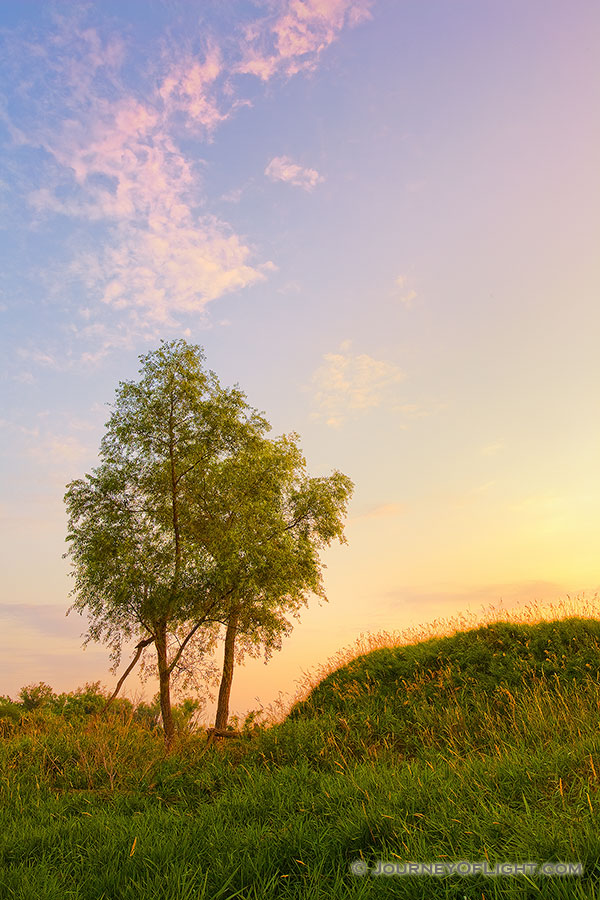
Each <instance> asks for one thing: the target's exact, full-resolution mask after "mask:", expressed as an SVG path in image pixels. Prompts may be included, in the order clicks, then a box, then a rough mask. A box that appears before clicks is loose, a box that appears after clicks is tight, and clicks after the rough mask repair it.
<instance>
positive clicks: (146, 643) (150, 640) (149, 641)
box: [98, 635, 154, 716]
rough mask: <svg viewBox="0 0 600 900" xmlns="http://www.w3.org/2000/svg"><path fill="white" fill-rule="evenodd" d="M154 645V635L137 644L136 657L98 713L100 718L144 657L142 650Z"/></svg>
mask: <svg viewBox="0 0 600 900" xmlns="http://www.w3.org/2000/svg"><path fill="white" fill-rule="evenodd" d="M153 643H154V635H152V636H151V637H149V638H146V639H145V640H143V641H140V642H139V644H136V651H135V656H134V657H133V659H132V660H131V662H130V663H129V665H128V666H127V668H126V669H125V672H124V673H123V675H121V677H120V678H119V680H118V682H117V686H116V688H115V689H114V691H113V693H112V694H111V696H110V697H109V698H108V700H107V701H106V703H105V704H104V706H103V707H102V709H101V710H100V712H99V713H98V716H103V715H104V713H105V712H106V710H107V709H108V707H109V706H110V704H111V703H112V702H113V700H114V699H115V697H116V696H117V694H118V693H119V691H120V690H121V687H122V685H123V682H124V681H125V679H126V678H127V676H128V675H129V673H130V672H131V670H132V669H133V667H134V666H135V664H136V663H137V661H138V659H139V658H140V656H141V655H142V650H143V649H144V647H148V646H149V645H150V644H153Z"/></svg>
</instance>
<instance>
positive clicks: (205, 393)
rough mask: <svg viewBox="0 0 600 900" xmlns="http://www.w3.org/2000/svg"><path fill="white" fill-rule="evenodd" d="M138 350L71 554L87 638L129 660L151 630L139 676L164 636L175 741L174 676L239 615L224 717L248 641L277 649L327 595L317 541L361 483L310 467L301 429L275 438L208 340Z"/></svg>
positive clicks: (74, 488)
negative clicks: (231, 382) (222, 378)
mask: <svg viewBox="0 0 600 900" xmlns="http://www.w3.org/2000/svg"><path fill="white" fill-rule="evenodd" d="M140 360H141V363H142V367H141V369H140V373H139V374H140V376H141V377H140V379H139V380H138V381H126V382H121V383H120V384H119V387H118V388H117V392H116V399H115V402H114V403H113V405H112V411H111V416H110V419H109V421H108V422H107V424H106V431H105V435H104V437H103V439H102V442H101V445H100V451H99V457H100V462H99V465H98V466H97V467H96V468H95V469H93V470H92V472H91V473H89V474H86V475H85V477H84V478H81V479H77V480H75V481H72V482H71V483H70V484H69V485H68V486H67V492H66V494H65V502H66V505H67V510H68V515H69V526H68V534H67V541H68V543H69V550H68V552H67V554H66V555H67V556H69V557H70V558H71V560H72V563H73V572H72V574H73V577H74V580H75V586H74V589H73V596H74V602H73V606H72V608H75V609H78V610H79V611H83V610H86V611H87V613H88V616H89V621H90V625H89V631H88V635H87V639H88V640H100V641H104V642H105V643H107V644H108V646H109V647H110V649H111V654H112V658H113V660H114V662H115V665H118V663H119V660H120V655H121V650H122V646H123V642H124V641H129V640H131V639H133V640H135V641H137V647H136V654H135V656H134V659H133V661H132V663H131V664H130V666H129V668H128V669H127V672H126V673H125V675H127V673H128V672H129V671H130V669H131V668H132V667H133V665H134V664H135V662H136V661H137V660H138V658H139V656H140V655H141V653H142V652H143V650H144V649H145V648H146V647H149V646H150V645H154V647H155V649H156V660H157V669H158V676H159V685H160V697H161V713H162V718H163V725H164V729H165V735H166V738H167V741H170V739H171V737H172V734H173V723H172V714H171V700H170V687H171V677H172V675H173V673H174V672H175V671H176V670H177V668H178V667H179V666H181V665H183V661H184V657H185V654H186V653H187V652H188V651H189V650H190V649H191V648H192V646H193V645H194V644H195V649H196V654H198V653H199V654H200V656H202V654H203V653H204V654H206V653H207V652H208V651H209V650H210V649H211V647H212V646H213V644H214V640H215V638H216V636H217V634H218V633H219V629H222V628H223V627H225V629H226V636H225V665H224V669H223V679H222V684H221V691H220V695H219V710H220V717H219V711H218V714H217V719H218V723H217V724H219V723H220V724H221V725H222V724H223V721H225V722H226V719H227V706H228V699H229V689H230V687H231V676H232V672H233V658H234V650H235V644H236V640H237V641H238V652H239V651H240V649H243V648H245V649H252V647H257V646H262V647H264V648H265V651H266V653H267V655H268V653H269V651H270V650H272V649H273V648H275V647H277V646H278V645H279V641H280V638H281V635H282V634H283V633H285V632H286V631H288V630H289V628H290V627H291V626H290V622H289V619H287V618H286V614H287V613H290V612H291V613H292V614H293V613H297V611H298V609H299V608H300V607H301V606H302V605H303V604H305V603H307V602H308V599H309V597H310V595H311V593H314V594H317V595H318V596H320V597H325V593H324V589H323V581H322V572H321V563H320V556H319V553H320V550H322V549H323V548H324V547H325V546H327V545H328V544H329V543H330V542H331V541H332V540H333V539H335V538H337V539H338V540H340V541H344V536H343V518H344V515H345V512H346V507H347V503H348V500H349V498H350V496H351V492H352V488H353V485H352V482H351V481H350V479H349V478H348V477H347V476H345V475H343V474H342V473H340V472H337V471H334V472H333V473H332V474H331V475H330V476H328V477H326V478H310V477H308V475H307V473H306V462H305V460H304V458H303V456H302V453H301V451H300V448H299V446H298V440H299V439H298V435H296V434H290V435H283V436H282V437H280V438H277V439H269V438H268V437H267V433H268V431H269V430H270V425H269V423H268V422H267V420H266V419H265V418H264V417H263V416H262V415H261V414H259V413H258V412H257V411H256V410H255V409H253V408H251V407H250V406H249V405H248V403H247V401H246V397H245V395H244V394H243V393H242V391H241V390H240V389H239V388H238V387H234V388H223V387H222V386H221V385H220V384H219V381H218V379H217V377H216V375H215V374H214V373H213V372H211V371H209V370H206V369H205V367H204V355H203V352H202V350H201V349H200V348H199V347H197V346H194V345H190V344H188V343H186V342H185V341H183V340H179V341H172V342H170V343H164V342H163V343H162V344H161V346H160V347H159V349H158V350H155V351H152V352H150V353H148V354H146V355H144V356H142V357H140ZM240 641H241V643H240ZM123 677H125V676H123ZM122 681H123V678H122V679H121V680H120V682H119V685H118V687H120V685H121V683H122Z"/></svg>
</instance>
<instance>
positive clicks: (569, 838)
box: [0, 618, 600, 900]
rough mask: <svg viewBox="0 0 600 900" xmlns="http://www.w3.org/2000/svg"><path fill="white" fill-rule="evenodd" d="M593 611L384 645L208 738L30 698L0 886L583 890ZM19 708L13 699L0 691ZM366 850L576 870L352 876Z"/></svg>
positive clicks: (597, 843) (482, 893)
mask: <svg viewBox="0 0 600 900" xmlns="http://www.w3.org/2000/svg"><path fill="white" fill-rule="evenodd" d="M599 670H600V622H598V621H596V620H594V619H575V618H572V619H567V620H564V621H560V622H553V623H540V624H538V625H523V624H518V625H516V624H514V623H499V624H495V625H491V626H487V627H485V628H479V629H476V630H473V631H470V632H464V633H459V634H456V635H454V636H452V637H442V638H435V639H430V640H428V641H424V642H421V643H415V644H414V645H410V646H403V647H392V648H380V649H377V650H375V651H373V652H372V653H369V654H366V655H363V656H361V657H359V658H357V659H356V660H353V661H351V662H350V663H348V664H347V665H346V666H344V667H343V668H341V669H339V670H338V671H336V672H332V673H330V674H329V675H328V676H327V677H326V678H325V679H323V680H322V681H321V682H320V683H319V684H318V685H316V686H315V688H314V689H313V691H312V692H311V693H310V694H309V695H308V696H307V697H306V698H305V699H304V700H303V701H302V702H300V703H297V704H296V706H295V707H294V708H293V709H292V711H291V713H290V715H289V716H288V717H287V718H286V719H285V721H283V722H281V723H279V724H276V725H273V726H271V727H263V728H256V729H254V730H252V731H248V732H247V733H245V734H243V735H242V736H241V737H240V738H239V739H230V740H228V741H227V742H225V743H224V744H222V745H214V746H213V745H207V744H206V741H205V739H204V738H203V737H202V735H200V734H194V733H185V732H182V734H181V735H180V737H179V739H178V741H177V743H176V746H175V747H174V749H173V750H172V751H171V752H170V753H169V754H168V755H167V754H166V753H165V751H164V748H163V744H162V740H161V737H160V734H159V733H157V732H156V731H152V730H151V729H150V728H148V727H147V726H146V725H144V724H143V722H141V721H137V722H136V721H135V718H134V717H133V716H132V715H131V712H129V713H128V711H127V710H126V709H122V710H121V712H120V714H119V715H116V716H113V717H112V718H111V719H109V720H106V721H100V722H99V721H97V720H93V719H91V718H90V717H89V716H88V717H87V718H86V717H85V716H76V717H73V718H72V719H69V718H68V717H67V718H66V717H65V716H64V715H59V714H57V713H56V711H54V712H49V711H48V710H47V709H44V707H43V706H41V707H39V708H37V709H33V710H32V711H31V712H29V713H27V714H26V715H25V716H23V717H22V718H20V719H19V717H18V716H16V715H15V714H14V708H12V707H11V709H12V715H10V716H8V715H7V716H6V717H5V718H4V719H0V721H3V722H4V723H5V724H4V726H3V730H4V737H3V738H2V739H1V742H0V775H1V779H2V782H1V791H0V801H1V804H0V897H1V898H5V897H6V898H9V897H10V898H22V900H30V898H40V900H50V898H56V900H63V898H73V900H75V898H77V900H84V898H85V900H88V898H89V900H92V898H93V900H101V898H104V900H129V898H131V900H133V898H136V900H137V898H140V897H147V898H161V900H187V898H190V900H191V898H194V900H202V898H206V900H212V898H215V900H217V898H222V900H228V898H235V897H239V898H247V900H250V898H252V900H271V898H273V900H275V898H290V900H291V898H298V900H300V898H303V900H312V898H314V900H317V898H334V900H337V898H340V900H341V898H346V897H347V898H379V897H401V898H424V900H425V898H427V900H430V898H433V900H437V898H456V900H463V898H464V897H466V898H468V900H471V898H473V900H474V898H477V900H482V898H483V900H492V898H556V900H558V898H561V900H562V898H564V900H567V898H596V897H597V898H598V900H600V828H599V826H600V789H599V787H600V782H599V776H600V680H599ZM13 707H14V704H13ZM356 860H363V861H364V862H365V864H366V865H367V867H368V869H369V870H371V869H372V868H373V867H374V865H375V863H376V861H377V860H385V861H387V862H397V861H401V860H405V861H406V860H411V861H416V862H421V863H431V862H434V861H442V860H447V861H451V862H456V861H459V860H469V861H480V860H487V861H488V862H489V864H490V865H491V866H493V865H494V864H496V863H501V862H505V861H508V862H529V861H531V862H537V863H541V862H545V861H566V862H581V863H582V864H583V867H584V874H583V876H582V877H565V878H561V877H545V878H544V877H540V876H533V877H530V876H527V877H525V876H522V875H520V876H515V877H510V876H501V877H488V876H484V875H481V874H479V875H473V876H460V875H452V876H448V877H443V878H439V877H434V876H423V877H414V876H412V877H410V876H398V877H385V876H380V877H376V876H373V875H371V874H369V873H367V874H366V875H363V876H357V875H353V874H352V873H351V871H350V865H351V863H352V862H354V861H356Z"/></svg>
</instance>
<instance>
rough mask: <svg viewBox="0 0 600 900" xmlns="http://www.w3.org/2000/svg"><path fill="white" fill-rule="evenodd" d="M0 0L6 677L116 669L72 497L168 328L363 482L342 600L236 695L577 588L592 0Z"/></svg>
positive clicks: (595, 374) (592, 309)
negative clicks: (66, 497)
mask: <svg viewBox="0 0 600 900" xmlns="http://www.w3.org/2000/svg"><path fill="white" fill-rule="evenodd" d="M0 24H1V25H2V30H1V37H2V42H3V45H4V46H3V53H2V60H3V61H2V63H1V78H2V96H3V98H4V99H3V101H2V104H0V136H1V141H2V154H1V157H0V166H1V168H2V171H1V173H0V186H1V189H2V194H1V198H2V224H3V228H2V255H3V265H2V280H1V283H0V321H1V322H2V356H3V379H2V389H3V403H2V413H1V416H0V426H1V432H0V433H1V436H2V464H1V465H2V476H3V492H2V500H1V506H0V509H1V513H2V522H3V532H4V533H3V540H2V545H1V546H2V554H3V559H2V572H3V579H2V580H3V588H4V589H3V595H2V598H1V603H0V618H1V620H2V622H1V629H0V635H1V639H0V640H1V653H0V660H1V662H0V694H9V695H12V696H15V695H16V693H17V691H18V690H19V688H20V687H21V686H22V685H24V684H27V683H31V682H38V681H42V680H43V681H46V682H48V683H49V684H51V685H52V686H53V687H54V688H55V689H56V690H71V689H74V688H75V687H77V686H78V685H82V684H84V683H85V682H90V681H95V680H100V681H102V682H103V683H105V684H106V685H112V684H113V683H114V681H115V678H114V676H113V675H111V674H110V672H109V661H108V653H107V651H106V650H105V648H103V647H102V646H99V645H92V644H90V645H89V646H88V648H87V649H86V651H85V652H83V651H82V648H81V644H82V639H81V637H80V635H81V633H82V632H83V631H84V628H85V622H83V621H82V620H81V619H80V618H79V616H78V615H75V614H73V615H71V616H69V617H68V618H65V612H66V610H67V608H68V606H69V604H70V600H69V596H68V594H69V591H70V589H71V580H70V578H69V575H68V572H69V567H68V563H67V562H66V561H65V560H64V559H62V554H63V552H64V550H65V544H64V538H65V529H66V517H65V511H64V508H63V499H62V498H63V494H64V488H65V484H66V483H67V482H68V481H70V480H71V479H73V478H77V477H80V476H82V475H83V473H84V472H86V471H89V470H90V469H91V468H92V467H93V466H94V465H95V463H96V459H97V456H96V454H97V450H98V445H99V442H100V439H101V437H102V433H103V426H104V423H105V422H106V420H107V418H108V411H107V407H106V405H105V404H106V403H108V402H111V401H112V399H113V396H114V390H115V388H116V386H117V384H118V382H119V381H120V380H125V379H130V378H135V377H136V373H137V370H138V365H139V364H138V355H139V354H141V353H145V352H147V351H149V350H151V349H154V348H155V347H157V346H158V344H159V342H160V340H161V339H172V338H177V337H185V338H186V339H187V340H189V341H191V342H193V343H196V344H199V345H201V346H202V347H203V348H204V350H205V353H206V357H207V363H208V367H209V368H210V369H212V370H214V371H215V372H216V373H217V375H218V377H219V379H220V380H221V382H222V383H223V384H224V385H233V384H235V383H238V384H239V386H240V387H241V388H242V390H244V391H245V392H246V394H247V397H248V400H249V402H250V404H251V405H252V406H254V407H256V408H258V409H259V410H262V411H264V413H265V415H266V417H267V418H268V419H269V421H270V422H271V423H272V426H273V432H272V433H273V435H278V434H281V433H284V432H290V431H297V432H298V433H299V434H300V436H301V441H300V443H301V445H302V448H303V451H304V453H305V455H306V458H307V462H308V468H309V471H310V473H311V474H314V475H325V474H328V473H330V472H331V470H332V469H334V468H336V469H340V470H341V471H342V472H344V473H346V474H348V475H349V476H350V478H352V480H353V481H354V482H355V485H356V488H355V493H354V497H353V500H352V503H351V506H350V513H349V517H348V521H347V526H346V535H347V538H348V544H347V545H344V546H335V547H332V548H331V549H329V550H328V551H327V552H326V553H325V554H324V557H323V559H324V561H325V563H326V564H327V569H326V570H325V585H326V589H327V593H328V597H329V603H328V605H324V606H319V605H318V603H316V602H315V604H314V605H313V606H312V607H311V608H310V609H308V610H307V611H306V612H305V613H304V614H303V616H302V619H301V621H300V622H299V623H298V624H297V625H296V627H295V630H294V633H293V635H292V636H291V637H290V638H289V639H288V640H287V641H286V642H285V643H284V647H283V650H282V651H281V653H279V654H277V655H276V657H275V658H274V659H273V660H272V661H271V662H270V663H269V665H268V666H267V667H265V666H264V665H263V663H262V661H261V660H258V661H250V662H249V663H248V664H247V665H246V666H245V667H244V668H240V669H238V670H237V671H236V675H235V678H234V686H233V693H232V711H233V712H238V713H243V712H244V711H245V710H246V709H248V708H250V707H253V706H254V707H255V706H257V705H258V702H257V698H258V701H259V702H260V703H263V704H269V703H271V702H272V701H273V700H274V699H276V698H277V696H278V694H279V692H280V691H283V692H284V693H289V694H292V693H293V692H294V690H295V684H296V680H297V679H299V678H301V676H302V672H303V671H305V670H307V669H310V668H314V667H316V666H318V665H319V664H321V663H323V662H324V661H325V659H327V657H328V656H331V655H332V654H334V653H335V652H336V651H337V650H339V649H340V648H341V647H343V646H345V645H348V644H350V643H352V641H354V640H355V639H356V638H357V637H358V636H359V635H360V634H361V633H364V632H370V631H379V630H382V629H385V630H401V629H404V628H407V627H409V626H413V625H418V624H419V623H426V622H429V621H432V620H433V619H436V618H439V617H452V616H453V615H455V614H457V613H460V612H463V611H469V610H470V611H473V612H477V611H478V610H480V609H482V608H484V607H487V606H489V605H490V604H498V605H499V604H503V605H504V606H505V607H507V608H509V607H515V606H516V607H519V606H522V605H524V604H527V603H530V602H532V601H533V602H535V601H539V602H546V603H552V602H555V601H558V600H560V599H561V598H564V597H566V596H567V595H570V596H572V597H574V596H577V595H581V594H585V596H586V597H592V596H593V595H594V593H595V592H596V591H597V590H598V589H599V587H600V568H599V561H600V528H599V524H598V519H599V515H600V513H599V510H600V390H599V385H600V361H599V360H600V353H599V349H598V336H599V335H600V304H599V302H598V296H599V288H600V253H599V247H600V170H599V167H598V159H599V155H600V62H599V61H600V9H599V8H598V5H597V3H596V2H593V0H575V2H573V3H570V4H565V3H563V2H559V0H543V2H542V0H528V2H527V3H522V2H519V0H485V2H481V0H457V2H453V3H447V2H441V0H431V2H429V0H420V2H408V0H407V2H398V0H275V2H271V0H257V2H253V3H248V2H238V0H233V2H230V3H222V2H218V0H210V2H204V3H201V4H194V3H186V2H183V0H154V2H146V3H129V4H120V3H116V2H113V0H107V2H102V3H101V4H83V3H81V4H79V3H77V2H69V3H64V2H55V3H50V4H41V3H18V2H16V0H13V2H5V3H3V4H2V8H1V9H0ZM142 690H143V691H145V692H146V693H153V692H154V690H155V687H154V685H152V684H150V683H148V684H146V685H145V686H141V685H140V683H139V682H136V681H135V680H132V682H131V685H130V689H129V692H130V694H131V695H133V694H134V693H135V692H136V691H137V692H141V691H142Z"/></svg>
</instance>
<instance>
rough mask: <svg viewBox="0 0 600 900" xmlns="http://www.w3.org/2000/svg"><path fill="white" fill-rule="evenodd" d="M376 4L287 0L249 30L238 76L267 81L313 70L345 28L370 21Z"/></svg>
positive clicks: (353, 0)
mask: <svg viewBox="0 0 600 900" xmlns="http://www.w3.org/2000/svg"><path fill="white" fill-rule="evenodd" d="M372 5H373V0H285V2H275V3H274V4H273V7H274V13H273V14H272V15H270V16H269V17H267V18H265V19H262V20H260V21H258V22H256V23H253V24H252V25H250V26H248V27H247V28H246V29H245V32H244V38H245V46H244V54H243V59H242V61H241V62H240V63H239V64H238V66H237V70H238V71H239V72H244V73H249V74H251V75H257V76H258V77H259V78H261V79H262V80H263V81H268V80H269V79H270V78H272V77H273V75H275V74H277V73H282V74H284V75H287V76H290V75H295V74H296V73H298V72H301V71H302V70H310V69H314V68H315V66H316V65H317V62H318V59H319V56H320V54H321V53H322V52H323V50H325V49H326V48H327V47H329V45H330V44H332V43H333V41H335V40H336V38H337V36H338V34H339V33H340V31H341V30H342V29H343V28H344V27H345V26H350V27H352V26H354V25H358V24H359V22H364V21H365V20H366V19H368V18H370V15H371V13H370V10H371V7H372Z"/></svg>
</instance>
